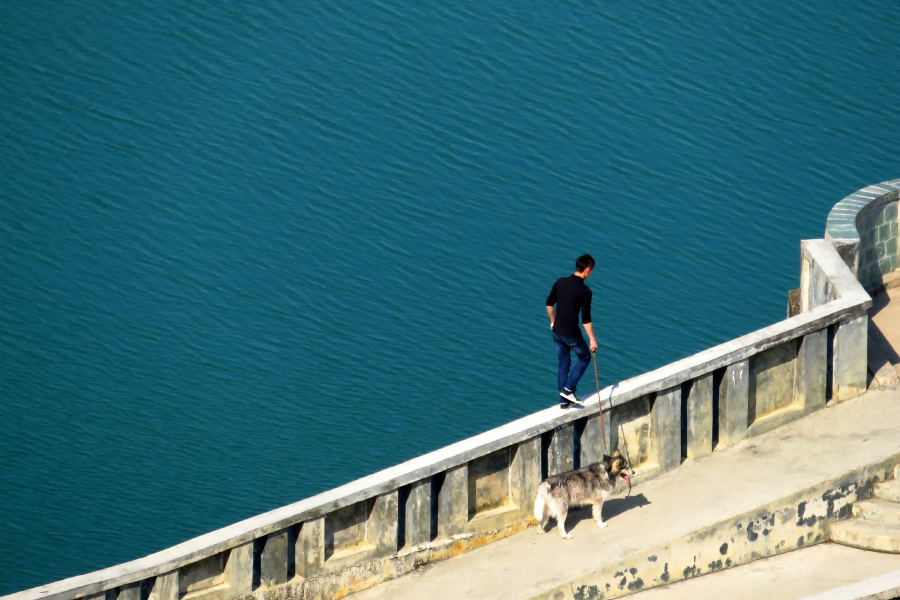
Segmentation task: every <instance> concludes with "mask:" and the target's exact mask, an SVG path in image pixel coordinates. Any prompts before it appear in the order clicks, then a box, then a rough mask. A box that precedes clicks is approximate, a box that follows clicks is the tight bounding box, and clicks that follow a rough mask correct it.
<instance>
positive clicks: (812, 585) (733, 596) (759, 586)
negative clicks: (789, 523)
mask: <svg viewBox="0 0 900 600" xmlns="http://www.w3.org/2000/svg"><path fill="white" fill-rule="evenodd" d="M898 570H900V556H896V555H891V554H881V553H879V552H869V551H866V550H857V549H855V548H848V547H846V546H839V545H837V544H818V545H816V546H811V547H809V548H803V549H801V550H796V551H794V552H787V553H785V554H779V555H778V556H773V557H770V558H766V559H762V560H758V561H755V562H752V563H749V564H746V565H741V566H739V567H735V568H733V569H727V570H724V571H721V572H719V573H715V574H712V575H705V576H703V577H697V578H693V579H689V580H687V581H681V582H678V583H673V584H672V585H667V586H663V587H659V588H655V589H652V590H647V591H645V592H640V593H638V594H636V595H634V596H633V597H634V599H635V600H723V599H727V600H759V599H760V598H765V599H766V600H800V599H801V598H806V597H808V596H809V595H811V594H819V593H822V592H827V591H831V590H834V589H837V588H841V587H843V586H846V585H848V584H851V583H855V582H857V581H860V580H864V579H869V578H871V577H876V576H878V575H884V574H886V573H892V572H894V571H898Z"/></svg>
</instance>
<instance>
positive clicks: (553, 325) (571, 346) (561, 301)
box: [547, 254, 597, 409]
mask: <svg viewBox="0 0 900 600" xmlns="http://www.w3.org/2000/svg"><path fill="white" fill-rule="evenodd" d="M594 264H595V263H594V259H593V258H591V256H590V254H585V255H584V256H579V257H578V260H576V261H575V274H574V275H571V276H569V277H562V278H560V279H558V280H557V281H556V283H554V284H553V289H552V290H550V295H549V296H547V314H548V315H549V316H550V329H551V330H552V331H553V341H554V342H556V353H557V354H558V355H559V381H558V383H559V407H560V408H562V409H567V408H569V407H570V406H572V405H573V404H577V403H580V402H581V400H579V399H578V396H576V395H575V388H576V387H577V386H578V380H579V379H581V376H582V375H584V372H585V370H587V368H588V365H589V364H591V352H593V351H594V350H596V349H597V340H596V339H594V326H593V325H592V324H591V297H592V293H591V288H589V287H588V286H586V285H584V280H585V279H587V278H588V277H590V276H591V273H593V272H594ZM554 304H555V305H556V310H554V309H553V305H554ZM579 310H580V311H581V322H582V323H584V330H585V331H586V332H587V334H588V339H590V342H591V343H590V346H588V344H586V343H585V341H584V336H582V335H581V328H579V327H578V311H579ZM569 352H574V353H575V356H577V357H578V362H577V363H575V368H574V369H572V372H571V373H570V372H569V366H570V365H571V357H570V355H569Z"/></svg>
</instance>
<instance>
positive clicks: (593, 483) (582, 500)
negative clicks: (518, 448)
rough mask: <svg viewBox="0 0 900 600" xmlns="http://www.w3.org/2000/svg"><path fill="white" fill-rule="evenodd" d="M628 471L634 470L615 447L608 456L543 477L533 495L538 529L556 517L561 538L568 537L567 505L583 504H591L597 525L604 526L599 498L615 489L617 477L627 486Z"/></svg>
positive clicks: (629, 481) (602, 498) (606, 496)
mask: <svg viewBox="0 0 900 600" xmlns="http://www.w3.org/2000/svg"><path fill="white" fill-rule="evenodd" d="M632 475H634V471H633V470H632V469H631V467H630V466H629V465H628V461H627V460H625V457H624V456H622V454H621V453H620V452H619V451H618V450H616V451H615V452H613V455H612V456H604V457H603V460H602V461H600V462H598V463H594V464H592V465H588V466H586V467H584V468H583V469H576V470H574V471H566V472H565V473H560V474H559V475H554V476H553V477H549V478H547V479H545V480H544V481H543V482H542V483H541V485H540V486H539V487H538V491H537V498H535V499H534V516H535V518H536V519H537V520H538V533H544V526H545V524H546V522H547V519H548V518H549V517H556V525H557V527H559V532H560V533H561V534H562V536H563V539H565V540H570V539H572V535H571V534H569V533H566V515H568V514H569V507H570V506H578V505H584V504H590V505H591V507H592V511H591V512H592V514H593V515H594V520H595V521H597V527H606V523H604V522H603V518H602V515H601V512H602V510H603V501H604V500H606V499H607V498H608V497H609V495H610V494H611V493H612V492H613V490H614V489H616V482H617V481H618V480H619V478H620V477H621V478H622V479H624V480H625V482H626V483H627V484H628V485H629V486H630V485H631V476H632Z"/></svg>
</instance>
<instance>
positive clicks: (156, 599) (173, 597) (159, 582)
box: [147, 570, 180, 600]
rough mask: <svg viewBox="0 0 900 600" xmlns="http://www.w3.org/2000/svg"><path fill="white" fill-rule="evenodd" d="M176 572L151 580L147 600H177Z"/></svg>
mask: <svg viewBox="0 0 900 600" xmlns="http://www.w3.org/2000/svg"><path fill="white" fill-rule="evenodd" d="M179 597H180V594H179V593H178V571H177V570H176V571H170V572H169V573H165V574H163V575H159V576H157V577H156V579H154V580H153V585H152V586H151V587H150V593H148V594H147V600H178V599H179Z"/></svg>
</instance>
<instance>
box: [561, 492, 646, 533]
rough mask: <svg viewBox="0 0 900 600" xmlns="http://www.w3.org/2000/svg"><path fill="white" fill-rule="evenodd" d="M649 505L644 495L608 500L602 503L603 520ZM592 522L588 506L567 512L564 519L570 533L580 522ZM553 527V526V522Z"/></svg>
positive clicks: (592, 518)
mask: <svg viewBox="0 0 900 600" xmlns="http://www.w3.org/2000/svg"><path fill="white" fill-rule="evenodd" d="M649 505H650V501H649V500H647V497H646V496H644V494H637V495H635V496H625V497H624V498H610V499H609V500H607V501H606V502H604V503H603V520H604V521H608V520H610V519H613V518H615V517H617V516H619V515H621V514H622V513H624V512H626V511H629V510H631V509H632V508H641V507H643V506H649ZM593 520H594V517H593V516H592V515H591V507H590V505H588V506H579V507H578V508H575V509H572V510H570V511H569V516H568V517H567V518H566V529H567V530H570V531H571V530H573V529H575V527H576V526H577V525H578V524H579V523H581V522H582V521H593ZM553 526H555V521H554V525H553ZM551 528H552V527H551V526H550V525H549V524H548V526H547V527H546V529H548V530H550V529H551Z"/></svg>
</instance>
